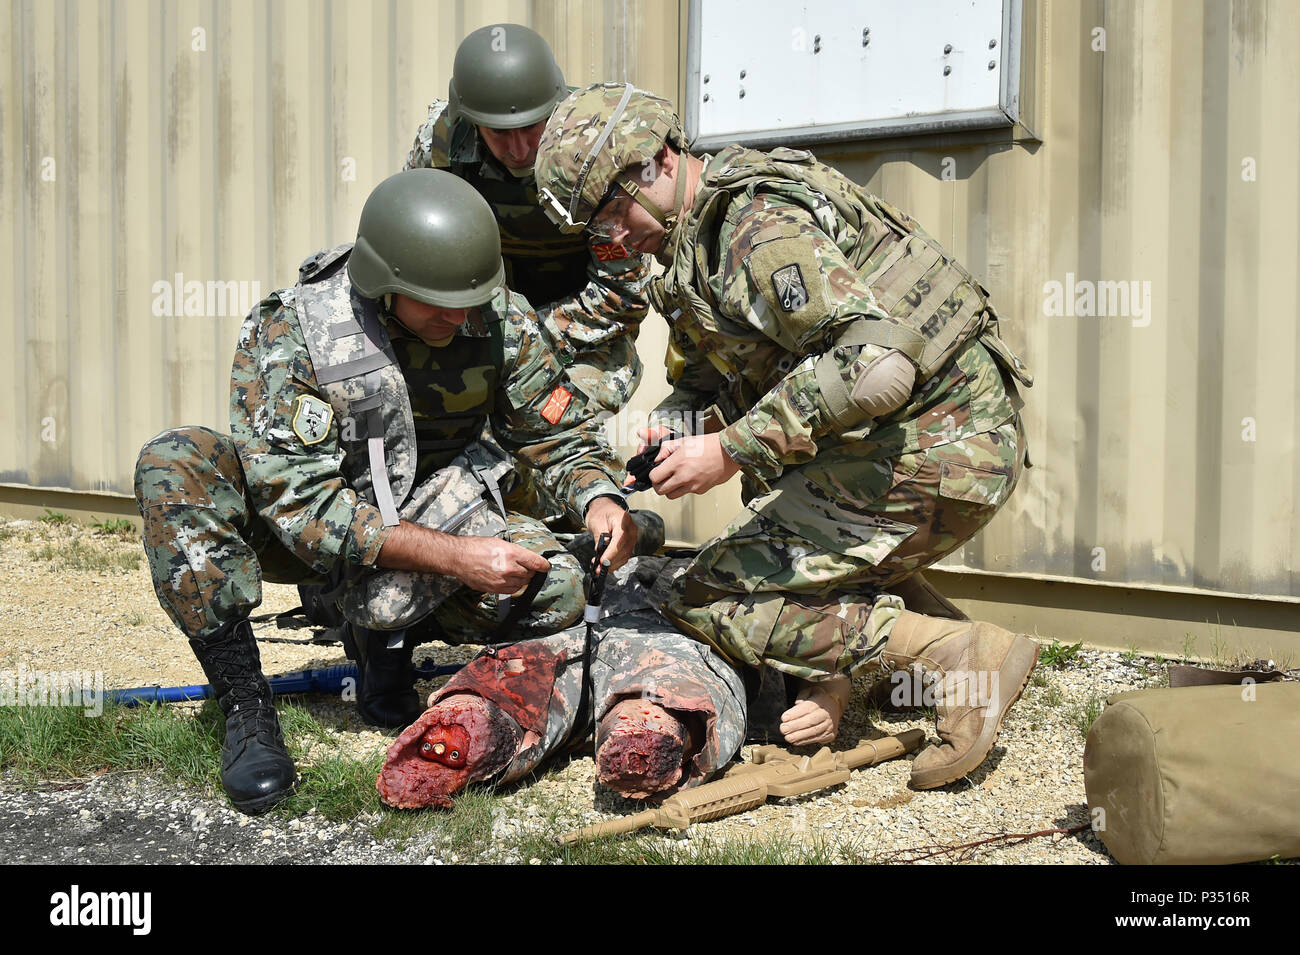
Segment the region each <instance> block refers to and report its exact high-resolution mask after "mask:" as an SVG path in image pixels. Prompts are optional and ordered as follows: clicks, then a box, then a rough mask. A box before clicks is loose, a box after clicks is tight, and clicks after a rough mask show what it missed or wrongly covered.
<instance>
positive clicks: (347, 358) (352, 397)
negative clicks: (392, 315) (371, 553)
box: [295, 243, 503, 526]
mask: <svg viewBox="0 0 1300 955" xmlns="http://www.w3.org/2000/svg"><path fill="white" fill-rule="evenodd" d="M351 250H352V245H351V243H349V244H347V245H341V246H339V247H338V248H335V249H331V250H329V251H327V252H318V253H317V254H316V255H313V256H311V257H310V258H309V259H307V260H306V261H305V262H303V264H302V265H301V266H300V267H299V270H298V285H297V288H296V289H295V294H296V299H297V310H298V321H299V325H300V326H301V328H302V333H303V337H304V338H305V339H306V342H307V351H308V353H309V354H310V356H311V361H312V367H313V369H314V370H315V373H316V383H317V384H318V385H319V386H320V388H321V390H322V391H323V392H324V393H325V395H326V397H327V398H328V399H329V402H330V405H331V406H332V407H333V409H334V416H335V419H336V420H337V421H338V422H339V445H340V447H341V448H342V450H343V452H344V453H343V460H342V462H341V463H340V468H341V470H342V473H343V476H344V478H345V479H346V480H347V482H348V484H349V485H350V486H351V487H352V488H353V489H354V490H355V491H356V492H357V493H358V494H359V495H360V496H362V497H363V498H365V499H366V500H368V501H370V502H371V503H373V504H375V505H376V506H377V507H378V508H379V510H380V513H381V514H382V515H383V519H384V525H385V526H392V525H395V524H397V523H398V522H399V520H400V515H399V511H400V510H401V508H402V506H403V505H404V504H405V503H406V501H407V499H408V498H409V497H410V495H411V491H412V489H413V488H414V487H416V486H417V484H418V483H419V482H420V481H421V480H423V479H424V478H427V477H428V476H430V473H431V472H432V471H433V470H436V469H437V468H438V467H441V466H443V465H445V464H446V463H447V462H449V461H450V460H451V459H452V458H454V457H455V456H456V455H457V454H458V453H459V452H460V451H462V450H464V449H465V448H466V447H468V446H469V445H470V444H472V443H473V442H475V441H477V440H479V438H480V437H481V436H482V435H483V431H484V428H485V426H486V424H487V418H488V415H489V414H490V413H491V411H492V401H493V398H494V396H495V394H496V390H497V386H498V384H499V381H500V375H501V365H502V362H503V355H502V351H503V346H502V330H501V320H500V318H499V317H498V316H495V315H491V314H490V313H489V314H488V315H486V316H485V318H486V319H487V321H486V324H487V326H488V330H489V332H490V334H489V336H488V337H486V338H473V337H466V336H461V335H457V336H455V337H454V338H453V340H452V344H449V345H448V346H447V349H449V350H443V349H430V350H429V354H430V355H434V354H436V355H437V356H438V358H439V359H440V360H439V361H438V362H436V363H431V364H429V365H428V366H426V367H420V368H410V367H407V366H408V365H409V360H408V361H407V362H399V360H398V355H399V353H401V354H402V357H404V358H405V357H407V355H408V352H409V350H410V349H411V348H414V347H419V346H417V345H412V344H411V343H408V342H406V341H402V342H399V343H398V344H397V345H396V346H395V345H394V341H393V340H392V339H391V338H390V337H389V335H388V333H387V331H386V330H385V328H384V325H383V323H382V322H381V321H380V319H379V313H378V308H377V303H376V302H375V301H374V300H373V299H368V298H363V297H362V296H360V295H358V294H357V293H356V291H355V290H354V289H353V288H352V283H351V282H350V281H349V280H348V274H347V268H346V267H345V266H346V263H347V259H348V255H349V254H350V252H351ZM484 311H485V312H487V311H488V310H487V309H484ZM408 378H410V379H411V381H410V383H409V384H408ZM411 385H414V386H415V388H416V389H417V393H418V400H417V404H416V408H414V409H413V408H412V403H411V391H410V387H411ZM451 396H454V398H455V401H454V407H449V404H450V402H448V401H447V400H446V399H447V398H448V397H451Z"/></svg>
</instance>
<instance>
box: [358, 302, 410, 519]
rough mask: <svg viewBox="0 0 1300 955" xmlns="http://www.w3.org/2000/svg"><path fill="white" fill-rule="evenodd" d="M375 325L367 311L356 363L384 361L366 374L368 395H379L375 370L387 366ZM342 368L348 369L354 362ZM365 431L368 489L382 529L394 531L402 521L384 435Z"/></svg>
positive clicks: (372, 317)
mask: <svg viewBox="0 0 1300 955" xmlns="http://www.w3.org/2000/svg"><path fill="white" fill-rule="evenodd" d="M378 321H379V319H378V318H377V317H376V316H375V314H374V312H372V311H370V310H367V311H366V315H365V328H364V329H363V334H364V338H365V341H364V344H363V346H362V347H363V348H364V350H365V357H364V358H362V359H359V360H360V361H365V360H366V359H367V358H374V357H376V356H378V357H379V358H381V359H383V362H382V363H381V364H380V365H378V366H377V367H376V368H375V369H374V370H371V371H369V372H367V373H366V392H367V393H368V394H375V393H377V392H379V390H380V388H381V387H382V385H381V382H380V380H379V371H378V369H379V368H382V367H384V365H387V364H388V356H387V355H385V354H384V353H383V352H381V351H380V350H379V347H378V346H377V345H376V344H375V338H376V336H377V333H378V329H377V328H376V327H375V326H376V325H377V324H378ZM345 364H346V365H350V364H353V362H347V363H345ZM371 415H373V416H377V412H371ZM367 431H371V433H370V434H368V435H367V436H366V451H367V453H368V455H369V459H370V487H371V490H373V491H374V494H375V503H376V504H377V505H378V506H379V515H380V517H381V518H382V519H383V522H384V526H385V527H396V526H397V525H398V524H400V523H401V520H402V519H401V517H400V516H399V515H398V513H397V502H396V501H394V500H393V485H392V483H391V482H390V481H389V480H388V459H387V457H386V455H385V454H384V435H383V433H382V432H381V433H380V434H378V435H376V434H374V433H373V431H372V430H371V429H370V428H367Z"/></svg>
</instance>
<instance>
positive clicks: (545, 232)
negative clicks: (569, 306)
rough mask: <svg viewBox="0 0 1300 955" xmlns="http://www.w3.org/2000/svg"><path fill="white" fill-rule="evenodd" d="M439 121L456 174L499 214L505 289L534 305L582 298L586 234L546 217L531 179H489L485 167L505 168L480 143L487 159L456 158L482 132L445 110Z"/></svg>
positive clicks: (587, 261) (505, 173)
mask: <svg viewBox="0 0 1300 955" xmlns="http://www.w3.org/2000/svg"><path fill="white" fill-rule="evenodd" d="M438 122H439V124H441V125H448V126H450V127H451V128H450V130H448V131H447V133H446V135H447V136H448V137H449V142H450V148H449V149H448V150H447V155H448V158H449V162H450V166H449V169H450V171H451V173H452V174H453V175H455V176H456V177H458V178H460V179H463V180H464V181H465V182H468V183H469V184H470V185H471V186H473V187H474V189H475V190H476V191H477V192H478V194H479V195H480V196H482V197H483V198H484V199H486V200H487V202H488V205H490V206H491V207H492V212H493V213H494V214H495V215H496V218H497V226H498V227H499V229H500V230H501V258H502V260H503V261H504V262H505V266H506V286H507V287H508V288H510V289H512V290H513V291H516V292H519V293H520V294H522V295H523V296H524V297H525V298H526V299H528V301H529V302H531V303H532V304H533V306H534V307H540V306H542V305H546V304H548V303H550V302H554V301H556V300H558V299H562V298H569V297H571V296H574V295H577V294H578V292H580V291H581V290H582V289H583V288H584V287H585V286H586V284H587V281H588V278H587V266H588V265H589V264H590V263H591V253H590V252H589V251H588V249H587V238H586V236H585V235H584V234H583V233H578V234H576V235H565V234H564V233H562V232H560V231H559V229H557V228H556V227H555V226H554V225H553V224H552V223H551V220H550V219H548V218H546V213H544V212H542V206H541V203H540V202H539V201H538V199H537V184H536V183H535V182H534V181H533V179H532V178H529V179H516V178H514V177H513V176H511V175H510V173H509V172H508V171H506V170H505V169H504V168H501V169H500V170H499V171H500V175H499V177H498V176H486V175H484V174H483V165H484V163H491V164H493V165H496V166H499V165H500V164H499V163H497V162H496V160H495V159H493V158H492V157H491V155H490V153H488V149H487V146H486V145H485V144H483V143H482V142H481V141H480V143H479V150H480V154H484V153H488V154H487V155H481V156H480V158H478V159H475V160H473V161H471V162H463V161H457V160H456V159H455V158H454V157H455V156H456V155H457V153H458V152H462V151H463V150H464V148H465V147H466V146H467V145H468V139H469V137H471V136H475V135H477V133H476V132H475V130H474V128H473V126H472V125H471V124H470V123H468V122H466V121H464V120H458V121H457V122H456V123H454V124H449V123H448V122H447V111H446V110H444V111H443V113H442V117H441V118H440V119H439V120H438ZM435 135H437V133H436V132H435Z"/></svg>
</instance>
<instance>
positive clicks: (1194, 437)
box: [0, 0, 1300, 599]
mask: <svg viewBox="0 0 1300 955" xmlns="http://www.w3.org/2000/svg"><path fill="white" fill-rule="evenodd" d="M1033 6H1034V7H1035V8H1036V9H1037V11H1038V13H1039V16H1040V25H1041V31H1040V33H1041V38H1040V41H1039V43H1040V51H1039V52H1040V55H1041V59H1042V61H1043V64H1044V65H1043V68H1042V72H1041V75H1040V76H1038V77H1027V78H1026V80H1025V81H1026V82H1027V83H1029V82H1032V83H1035V84H1037V92H1038V93H1039V106H1038V110H1037V113H1038V115H1037V116H1036V117H1031V122H1032V123H1034V124H1035V126H1036V128H1037V131H1038V132H1039V134H1040V135H1041V137H1042V139H1043V142H1042V144H1041V145H1040V146H1037V147H1026V146H1015V147H989V146H968V147H965V148H962V149H942V148H936V149H925V150H909V151H907V152H899V151H885V152H873V151H869V150H863V149H856V150H855V151H853V152H849V153H842V154H836V155H834V156H832V155H831V154H830V153H829V152H827V153H826V154H825V156H824V158H832V159H833V161H835V162H836V163H837V164H838V165H840V167H841V168H843V169H844V170H845V171H846V172H848V173H849V174H850V175H852V176H853V177H854V178H855V179H857V180H858V181H862V182H867V183H868V184H869V185H870V186H871V188H873V190H875V191H877V192H879V193H881V194H882V195H884V196H886V197H887V198H889V199H890V200H891V201H893V202H894V203H896V204H897V205H899V206H901V207H902V208H904V209H906V210H908V211H909V212H911V213H912V214H914V215H915V216H916V217H917V218H918V219H919V220H920V221H921V222H922V223H923V224H925V226H926V227H927V228H928V229H929V230H930V231H931V232H933V233H934V234H935V235H937V236H939V237H940V238H942V240H943V241H944V242H945V243H946V244H947V245H948V246H949V247H950V248H951V249H952V250H953V251H954V252H956V253H957V254H958V255H959V257H961V258H962V259H963V260H964V261H965V262H966V263H967V264H968V265H969V266H970V267H971V269H972V270H973V271H974V272H976V273H977V274H980V275H983V276H985V277H986V284H987V285H988V286H989V287H990V288H991V289H992V290H993V293H994V296H995V300H996V301H997V302H998V303H999V304H1000V306H1001V310H1002V311H1003V313H1004V314H1005V315H1006V316H1007V318H1008V323H1007V324H1008V325H1009V326H1010V332H1009V337H1010V338H1011V339H1012V340H1013V342H1014V343H1015V344H1016V345H1017V346H1019V347H1020V348H1021V350H1022V353H1023V354H1025V356H1026V357H1027V359H1028V360H1029V362H1030V364H1031V366H1032V367H1033V368H1034V370H1035V372H1036V373H1037V376H1038V382H1039V383H1038V385H1037V386H1036V387H1035V388H1034V389H1033V390H1032V391H1031V392H1029V393H1028V398H1029V407H1028V410H1027V421H1028V427H1029V432H1030V440H1031V448H1032V451H1033V459H1034V463H1035V465H1036V467H1035V468H1034V469H1033V470H1032V471H1030V472H1029V474H1028V476H1027V477H1026V479H1025V481H1024V482H1023V483H1022V485H1021V487H1020V489H1019V490H1018V492H1017V493H1016V495H1015V496H1014V497H1013V499H1012V501H1011V503H1010V504H1009V505H1008V507H1007V508H1006V511H1005V512H1004V513H1003V514H1001V515H1000V516H999V518H998V519H997V520H996V521H995V523H994V524H993V525H992V526H991V527H990V528H989V529H988V530H987V531H986V532H985V533H984V534H983V535H981V537H980V538H979V539H977V541H976V542H975V543H973V544H972V545H970V546H968V547H966V548H964V549H963V550H962V551H961V552H959V553H958V554H956V555H954V556H953V557H952V558H950V559H949V561H947V562H946V563H947V565H948V566H953V567H961V568H969V569H973V570H981V571H987V572H994V573H1014V574H1018V575H1023V574H1035V575H1043V576H1046V577H1063V578H1073V579H1084V580H1097V581H1102V582H1116V583H1118V582H1125V583H1136V584H1141V585H1151V586H1170V587H1192V588H1203V589H1208V590H1211V591H1225V592H1234V593H1241V594H1257V595H1267V596H1273V597H1281V598H1291V599H1297V598H1300V576H1298V575H1297V573H1296V567H1297V564H1298V562H1300V525H1298V524H1297V518H1296V502H1297V498H1300V462H1298V461H1297V457H1296V453H1297V451H1296V449H1297V443H1298V442H1297V435H1298V434H1300V391H1298V390H1297V384H1296V374H1295V369H1296V367H1297V365H1298V364H1300V336H1298V335H1297V325H1298V324H1300V323H1298V322H1297V309H1298V302H1297V291H1296V280H1295V276H1296V273H1297V267H1298V266H1300V261H1298V260H1300V231H1298V229H1297V222H1298V221H1300V175H1298V174H1297V172H1296V170H1297V169H1300V122H1298V121H1297V107H1296V104H1297V103H1298V102H1300V72H1298V70H1297V57H1296V55H1295V51H1296V49H1297V48H1298V47H1300V5H1297V4H1295V3H1293V2H1290V0H1273V2H1268V0H1251V2H1244V0H1236V2H1229V0H1221V2H1209V3H1206V4H1204V5H1202V4H1200V3H1192V2H1176V0H1166V2H1154V0H1153V2H1138V0H1134V2H1124V3H1119V2H1109V3H1103V2H1100V0H1091V2H1066V0H1054V2H1050V3H1038V4H1035V5H1033ZM502 20H513V21H516V22H522V23H527V24H530V25H531V26H533V27H534V28H536V29H537V30H538V31H539V32H541V33H542V34H543V35H544V36H545V37H546V38H547V39H548V40H549V41H550V42H551V43H552V45H553V47H554V49H555V51H556V53H557V56H558V57H559V59H560V62H561V65H562V66H563V67H564V69H565V73H566V76H567V77H568V79H569V81H570V82H571V83H575V84H576V83H583V82H588V81H594V80H597V79H608V78H614V79H624V78H626V79H628V80H631V81H632V82H634V83H636V84H638V85H640V86H643V87H646V88H649V89H652V90H655V91H656V92H662V93H664V94H666V95H669V96H675V95H676V94H677V93H678V90H679V59H678V54H679V49H680V43H679V39H680V35H681V34H680V31H684V29H685V23H684V20H683V19H682V17H681V14H680V5H678V4H672V3H657V2H650V0H644V2H633V0H626V2H624V0H605V2H596V3H581V2H577V0H573V2H567V3H565V2H554V3H547V2H532V3H528V2H518V0H516V2H495V3H475V4H469V3H465V2H454V3H452V2H448V3H428V2H423V3H421V2H414V0H389V2H385V3H373V4H372V3H363V2H345V0H319V2H308V0H279V2H273V3H262V2H254V0H242V2H240V0H232V2H223V3H217V2H214V0H188V2H178V3H149V2H143V0H137V2H131V0H117V2H111V0H106V2H103V3H94V2H85V3H73V2H62V3H45V2H21V0H15V2H13V3H11V4H10V5H9V6H8V8H7V23H6V24H5V26H4V29H3V30H0V52H2V54H3V55H2V56H0V62H4V63H6V64H7V65H8V75H7V77H6V82H5V84H4V90H3V93H0V110H3V115H2V116H0V128H2V135H0V150H2V151H3V157H0V175H2V176H3V180H2V181H0V209H2V210H3V221H4V228H3V231H2V232H0V288H4V289H6V290H7V294H8V295H9V298H10V303H11V308H10V309H8V310H6V314H5V315H4V317H3V321H4V322H5V325H4V328H5V329H6V330H7V333H8V334H9V335H10V336H11V337H10V339H9V340H11V341H12V343H13V347H12V349H11V350H10V351H9V354H8V362H9V367H8V371H9V375H8V381H9V388H10V390H11V400H9V401H7V402H0V482H8V483H12V484H22V485H37V486H64V487H72V488H76V489H82V490H116V491H128V492H129V490H130V474H131V468H132V465H133V463H134V459H135V454H136V451H137V449H138V448H139V446H140V444H141V443H142V442H143V441H144V440H145V439H146V438H148V437H149V436H150V435H152V434H153V433H155V432H157V431H158V430H160V429H162V428H164V427H167V426H171V425H176V424H181V423H204V424H208V425H211V426H216V427H224V423H225V398H226V391H227V373H228V369H229V360H230V354H231V351H232V348H233V341H234V336H235V333H236V330H237V328H238V325H239V321H240V316H241V314H242V309H241V308H240V307H239V306H235V307H230V306H229V305H227V306H226V307H225V309H224V311H226V312H228V313H229V314H224V315H214V314H212V312H213V311H222V310H223V309H221V308H220V305H221V303H220V302H219V301H218V302H215V305H216V306H218V307H217V308H213V307H212V305H213V304H214V303H209V302H207V301H205V300H203V299H206V298H207V295H208V292H209V287H208V284H207V283H217V282H226V281H229V282H235V283H245V285H244V286H242V288H241V286H239V285H238V284H237V285H236V286H234V287H233V289H232V291H234V292H235V293H236V297H238V295H237V293H239V292H240V291H243V292H245V293H246V294H247V293H249V292H251V291H252V284H253V283H259V284H260V289H261V291H263V292H266V291H270V290H271V289H273V288H276V287H278V286H279V285H280V284H284V283H288V282H290V281H291V280H292V278H293V276H294V270H295V268H296V266H297V263H298V262H299V261H300V260H301V259H302V258H303V257H305V256H306V255H307V254H309V253H311V252H312V251H314V250H316V249H317V248H320V247H324V246H327V245H331V244H334V243H337V242H340V241H344V240H347V239H349V238H350V237H351V235H352V230H353V228H354V224H355V221H356V216H357V214H358V212H359V211H360V208H361V204H362V202H363V201H364V199H365V196H366V194H367V193H368V191H369V189H370V187H371V186H372V185H373V184H374V183H375V182H377V181H378V180H379V179H381V178H383V177H384V176H385V175H387V174H389V173H391V172H392V171H395V170H396V169H397V168H398V166H399V165H400V164H401V161H402V159H403V158H404V156H405V152H406V150H407V148H408V147H409V144H410V140H411V138H412V136H413V134H414V131H415V129H416V127H417V125H418V124H419V122H420V119H421V117H422V116H423V114H424V110H425V106H426V105H427V103H428V101H429V100H430V99H432V98H433V97H435V96H441V95H444V94H445V89H446V82H447V77H448V74H449V71H450V67H451V60H452V55H453V52H454V50H455V47H456V45H457V43H458V42H459V39H460V38H461V37H462V36H464V35H465V34H466V33H468V32H469V31H471V30H473V29H475V28H477V27H479V26H482V25H484V24H487V23H492V22H498V21H502ZM1097 28H1100V29H1102V30H1104V31H1105V32H1104V45H1105V49H1104V51H1102V50H1097V49H1094V47H1096V46H1097V44H1098V39H1097V36H1098V35H1097V34H1096V33H1095V30H1096V29H1097ZM945 157H951V159H952V162H951V163H945ZM945 170H952V172H953V174H954V178H951V179H948V178H946V177H945ZM178 273H179V274H180V276H181V277H182V278H181V280H180V282H179V283H178V282H177V274H178ZM1071 281H1073V283H1074V286H1073V289H1071V287H1070V284H1069V283H1070V282H1071ZM1116 281H1125V282H1137V283H1139V284H1138V286H1137V288H1138V290H1139V292H1140V291H1141V290H1142V289H1143V288H1149V289H1150V295H1151V307H1150V311H1149V314H1146V315H1132V314H1129V315H1121V316H1114V315H1108V316H1106V317H1101V316H1095V315H1094V316H1087V315H1079V314H1060V315H1054V314H1049V312H1050V311H1051V310H1052V309H1051V308H1050V306H1051V304H1052V303H1050V302H1048V301H1047V295H1046V294H1045V287H1047V283H1052V282H1059V283H1061V285H1062V286H1063V288H1062V293H1063V297H1064V296H1065V295H1069V293H1070V292H1071V291H1072V290H1073V291H1075V292H1076V293H1077V291H1078V289H1079V288H1081V287H1083V286H1081V285H1080V283H1082V282H1089V283H1091V282H1116ZM190 282H199V283H204V284H203V285H201V286H199V289H198V290H199V292H200V293H201V294H200V295H199V296H198V297H197V298H195V299H192V300H191V303H192V305H193V307H192V308H186V307H185V306H186V302H185V299H186V294H187V291H193V289H192V288H191V289H189V290H187V288H186V283H190ZM156 283H162V284H161V285H158V284H156ZM1142 283H1150V284H1149V286H1143V285H1142ZM159 289H161V292H160V291H159ZM212 291H213V293H214V294H215V293H219V292H225V291H226V289H225V287H215V286H214V287H213V289H212ZM177 297H179V299H180V301H179V305H180V308H179V309H178V308H177V307H176V305H177V304H178V303H177V301H176V300H175V299H176V298H177ZM1069 299H1070V302H1067V303H1065V308H1064V310H1065V311H1067V312H1074V313H1077V312H1079V311H1081V310H1083V311H1086V309H1087V306H1088V304H1089V303H1088V302H1087V301H1086V300H1083V301H1076V300H1075V299H1076V295H1069ZM1070 303H1073V306H1072V305H1071V304H1070ZM1080 306H1082V309H1081V308H1080ZM1093 307H1094V308H1095V307H1096V303H1095V302H1094V303H1093ZM156 311H161V312H163V313H164V314H162V315H157V314H155V312H156ZM1130 311H1131V310H1130ZM168 312H172V313H178V314H166V313H168ZM193 313H197V314H193ZM663 347H664V334H663V329H662V325H661V324H660V323H659V322H658V320H655V319H652V320H651V321H650V322H648V323H647V326H646V329H645V331H644V332H643V340H642V352H643V355H644V357H645V360H646V363H647V367H648V369H649V370H650V375H651V377H650V380H648V381H647V382H646V384H644V385H643V387H642V393H640V394H638V396H637V400H636V408H638V409H643V408H646V407H649V406H651V405H653V404H654V402H655V400H656V399H657V398H658V397H659V395H660V394H662V393H663V391H664V385H663V383H662V380H661V377H660V376H661V372H660V371H659V369H660V366H661V356H662V354H663ZM735 501H736V496H735V492H734V489H732V488H727V489H721V490H719V491H715V492H713V494H712V495H710V496H709V497H706V498H705V499H703V500H701V501H699V502H696V503H695V506H694V509H693V510H690V509H686V510H677V511H672V512H671V514H670V517H671V520H670V531H676V532H677V533H679V534H686V535H689V534H696V535H702V534H707V533H709V532H710V531H712V530H713V529H715V528H716V527H717V526H718V525H719V523H720V522H721V521H722V520H723V519H724V518H725V517H726V516H727V515H729V514H730V513H731V512H732V510H733V509H734V504H735Z"/></svg>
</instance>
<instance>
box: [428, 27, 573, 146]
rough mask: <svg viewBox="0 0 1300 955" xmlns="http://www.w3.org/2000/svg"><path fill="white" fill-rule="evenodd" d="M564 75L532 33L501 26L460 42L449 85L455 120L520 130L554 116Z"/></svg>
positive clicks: (560, 95) (539, 39) (450, 108)
mask: <svg viewBox="0 0 1300 955" xmlns="http://www.w3.org/2000/svg"><path fill="white" fill-rule="evenodd" d="M564 90H565V85H564V74H563V73H562V72H560V67H559V66H558V65H557V64H556V62H555V55H554V54H553V53H551V48H550V47H549V46H547V45H546V41H545V40H543V39H542V38H541V37H540V36H538V35H537V34H536V33H534V32H533V31H532V30H530V29H528V27H522V26H519V25H518V24H516V23H498V24H495V25H494V26H490V27H483V28H482V29H479V30H475V31H474V32H473V33H471V34H470V35H469V36H467V37H465V39H464V40H462V41H461V44H460V46H459V47H457V49H456V60H455V62H454V63H453V64H452V68H451V82H450V83H449V84H448V85H447V106H448V109H449V110H450V112H451V118H452V119H453V120H454V119H456V118H457V117H462V116H463V117H464V118H465V119H467V120H469V121H470V122H471V123H476V124H478V125H479V126H487V127H488V128H490V129H520V128H522V127H524V126H531V125H532V124H533V123H536V122H539V121H541V120H543V119H546V117H548V116H550V115H551V110H552V109H554V108H555V104H556V103H558V102H559V101H560V98H561V97H563V96H564Z"/></svg>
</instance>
